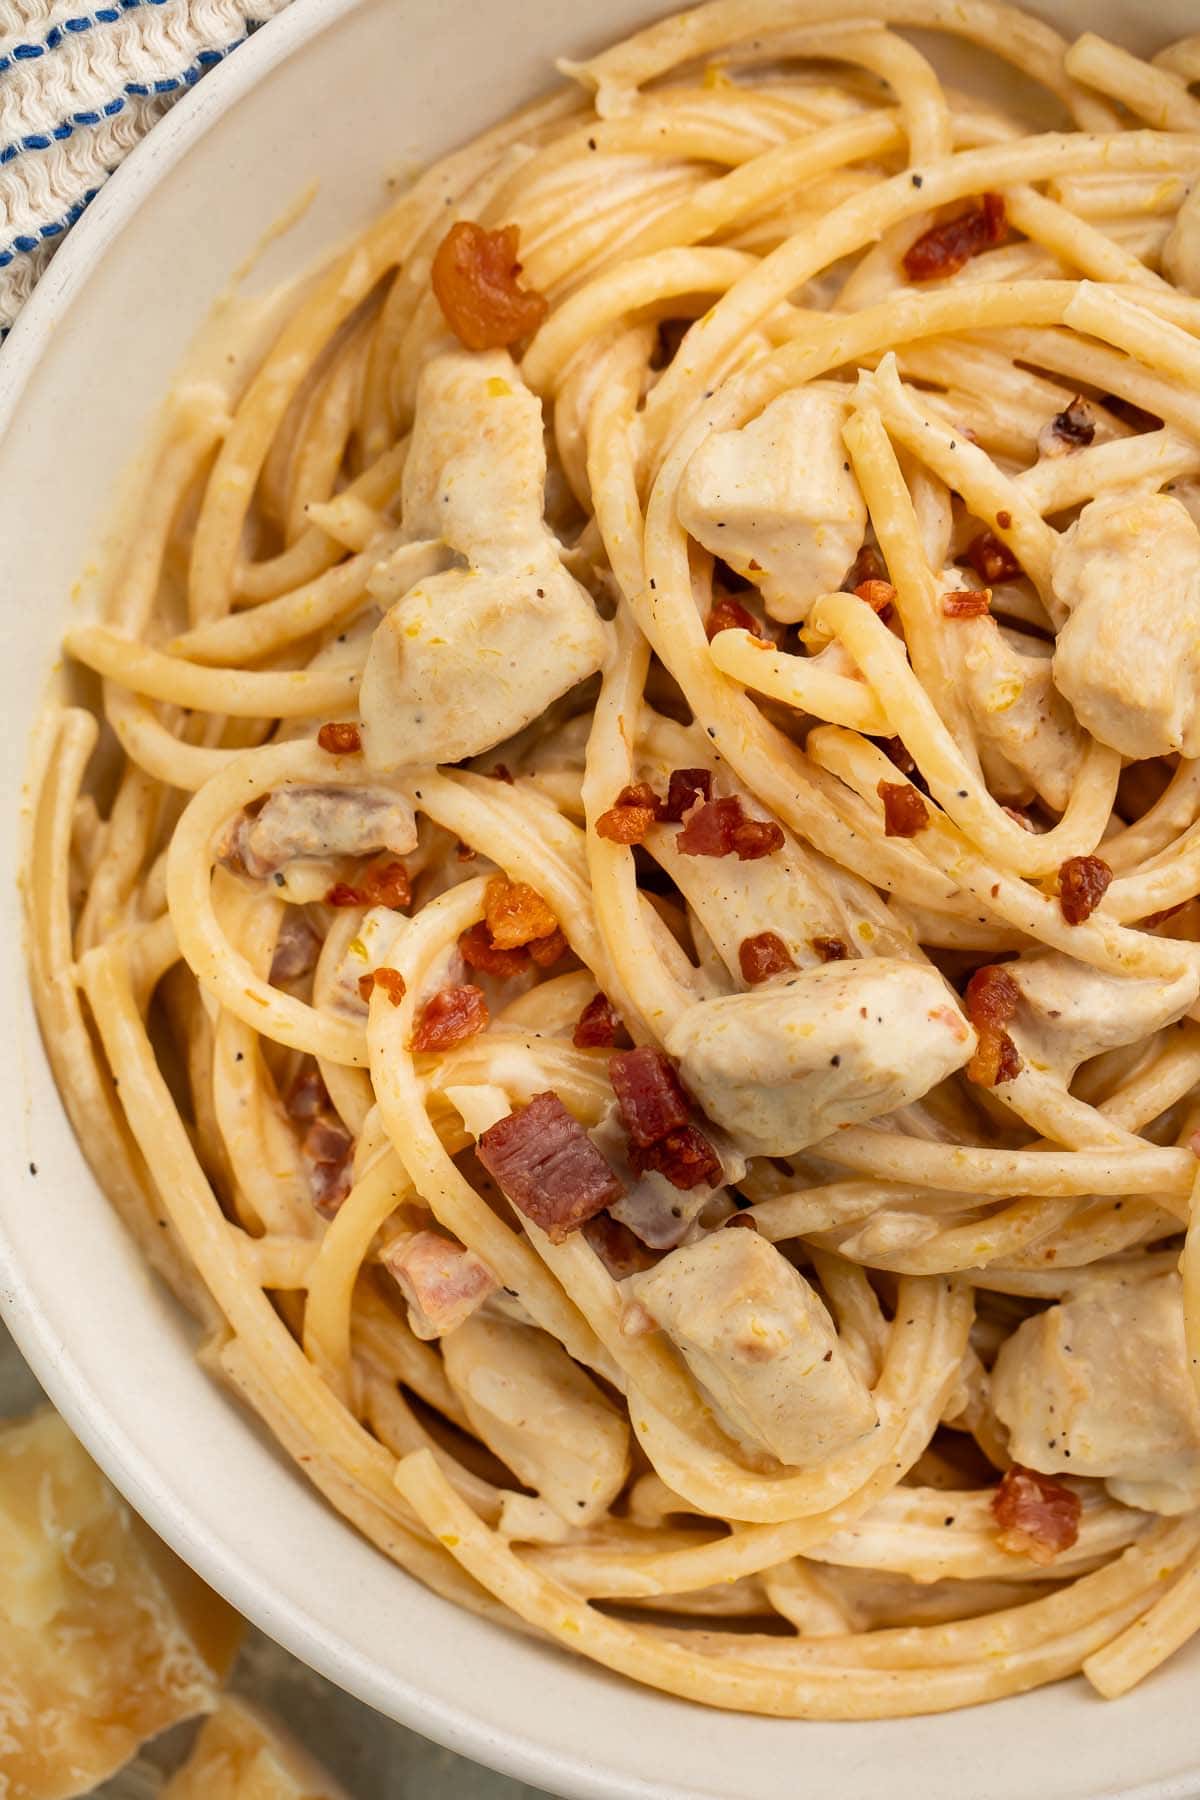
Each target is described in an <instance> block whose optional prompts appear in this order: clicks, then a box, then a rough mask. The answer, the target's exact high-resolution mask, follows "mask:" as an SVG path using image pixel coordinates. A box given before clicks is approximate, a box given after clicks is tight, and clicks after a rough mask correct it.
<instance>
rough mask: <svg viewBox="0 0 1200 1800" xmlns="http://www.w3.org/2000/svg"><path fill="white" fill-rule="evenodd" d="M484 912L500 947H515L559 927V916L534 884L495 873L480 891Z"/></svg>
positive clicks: (490, 929)
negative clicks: (556, 916)
mask: <svg viewBox="0 0 1200 1800" xmlns="http://www.w3.org/2000/svg"><path fill="white" fill-rule="evenodd" d="M483 916H484V919H485V921H486V923H487V928H488V930H489V931H490V932H491V934H492V942H493V943H494V944H495V945H496V946H497V948H498V949H500V950H518V949H521V948H522V947H523V946H524V945H526V944H531V943H532V942H533V940H534V939H535V938H544V937H549V936H550V934H551V932H553V931H557V930H558V920H557V919H556V918H555V916H554V914H553V913H552V912H551V911H550V908H549V907H548V906H547V905H546V902H545V901H544V900H543V899H542V896H541V895H540V894H539V893H538V891H537V889H536V888H531V887H530V886H529V885H528V883H527V882H524V881H509V880H508V878H507V876H504V875H494V876H493V877H492V879H491V881H489V882H488V884H487V887H486V888H485V890H484V895H483Z"/></svg>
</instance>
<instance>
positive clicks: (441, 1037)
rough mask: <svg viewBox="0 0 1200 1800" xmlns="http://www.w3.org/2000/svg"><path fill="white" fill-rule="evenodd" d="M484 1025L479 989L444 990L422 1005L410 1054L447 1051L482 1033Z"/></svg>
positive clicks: (484, 1003) (483, 1004) (485, 1017)
mask: <svg viewBox="0 0 1200 1800" xmlns="http://www.w3.org/2000/svg"><path fill="white" fill-rule="evenodd" d="M487 1022H488V1009H487V1001H486V1000H485V999H484V997H483V990H482V988H477V987H474V986H473V985H471V984H470V983H468V984H467V985H466V986H465V987H444V988H439V990H438V992H437V993H436V994H434V995H432V996H431V998H430V999H428V1000H427V1001H426V1002H425V1005H424V1006H423V1007H422V1009H421V1016H420V1018H419V1019H418V1020H417V1028H416V1030H415V1031H414V1033H413V1041H412V1047H413V1049H414V1050H449V1049H451V1048H452V1047H453V1046H454V1045H455V1044H461V1043H464V1042H465V1041H466V1039H467V1038H470V1037H474V1036H475V1034H476V1033H477V1032H480V1031H482V1030H483V1029H484V1028H485V1026H486V1025H487Z"/></svg>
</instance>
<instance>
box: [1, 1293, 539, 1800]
mask: <svg viewBox="0 0 1200 1800" xmlns="http://www.w3.org/2000/svg"><path fill="white" fill-rule="evenodd" d="M41 1401H42V1395H41V1391H40V1389H39V1387H38V1384H37V1382H36V1381H35V1380H34V1377H33V1375H32V1373H31V1372H30V1370H29V1369H28V1368H27V1367H26V1365H25V1363H24V1362H23V1361H22V1360H21V1357H20V1356H19V1354H18V1352H17V1349H16V1346H15V1345H14V1343H13V1341H12V1339H11V1338H10V1337H9V1336H8V1334H7V1332H6V1331H5V1329H4V1327H3V1325H0V1418H14V1417H18V1416H20V1415H21V1414H22V1413H27V1412H29V1411H31V1410H32V1408H33V1407H35V1406H37V1405H39V1404H40V1403H41ZM233 1687H234V1689H235V1690H236V1692H238V1693H239V1694H243V1695H245V1696H246V1697H247V1698H249V1699H253V1700H258V1701H260V1702H261V1703H262V1704H263V1705H265V1706H268V1707H270V1709H271V1710H272V1711H273V1712H274V1713H276V1714H277V1715H278V1716H279V1717H281V1718H283V1719H285V1720H286V1721H287V1723H288V1725H289V1726H290V1728H291V1730H292V1731H293V1732H294V1733H295V1735H296V1736H297V1737H299V1738H301V1739H302V1740H303V1742H304V1743H306V1744H307V1745H308V1747H309V1749H310V1750H311V1751H312V1752H313V1753H314V1755H316V1756H317V1757H319V1758H320V1760H321V1761H322V1762H324V1764H325V1765H326V1767H327V1768H328V1769H330V1771H331V1772H332V1773H333V1774H335V1775H336V1776H337V1777H338V1779H339V1780H340V1781H341V1782H342V1783H343V1784H344V1786H345V1788H346V1790H347V1792H348V1793H349V1794H350V1795H351V1796H352V1797H353V1800H553V1797H552V1796H546V1795H544V1794H543V1792H542V1790H541V1789H540V1788H531V1787H526V1786H525V1785H524V1784H523V1783H522V1782H519V1781H510V1780H509V1779H508V1778H507V1777H506V1776H503V1775H494V1774H493V1773H492V1772H491V1771H490V1770H489V1769H481V1768H479V1767H478V1765H477V1764H475V1763H470V1762H466V1761H464V1759H463V1758H462V1757H461V1756H454V1755H452V1754H451V1752H450V1751H449V1750H441V1749H439V1748H438V1746H437V1745H436V1744H431V1743H429V1742H428V1741H427V1740H426V1739H425V1738H423V1737H420V1736H418V1734H417V1733H416V1732H415V1731H407V1730H405V1728H404V1727H403V1726H402V1725H394V1724H392V1723H391V1721H390V1720H388V1719H385V1718H383V1717H382V1716H381V1715H380V1714H379V1713H376V1712H373V1711H372V1710H371V1708H370V1707H368V1706H363V1705H362V1703H361V1702H360V1701H358V1700H352V1699H351V1698H350V1696H349V1695H348V1694H344V1693H342V1692H341V1690H340V1689H339V1688H336V1687H334V1686H333V1685H332V1683H331V1682H328V1681H325V1680H323V1679H322V1677H321V1676H320V1675H315V1674H314V1673H313V1671H312V1670H311V1669H307V1668H305V1666H304V1664H303V1663H299V1662H297V1661H296V1659H295V1657H292V1656H289V1655H288V1654H287V1653H286V1651H283V1650H281V1649H279V1647H278V1645H276V1644H273V1643H271V1642H270V1640H269V1639H267V1638H265V1637H263V1636H262V1634H261V1633H260V1632H257V1631H254V1630H251V1631H250V1632H249V1633H248V1635H247V1639H246V1646H245V1649H244V1650H243V1652H242V1656H241V1660H240V1661H239V1663H238V1667H237V1671H236V1674H235V1676H234V1680H233ZM195 1729H196V1727H195V1726H181V1727H180V1728H179V1730H177V1731H174V1732H169V1733H167V1734H166V1735H165V1737H163V1738H160V1739H158V1740H157V1741H156V1742H155V1743H154V1744H153V1745H151V1746H149V1747H148V1749H147V1750H146V1752H145V1753H144V1754H143V1755H142V1756H141V1757H139V1758H138V1760H137V1761H136V1762H135V1763H133V1764H131V1765H130V1767H129V1768H127V1769H125V1770H123V1771H122V1773H121V1774H120V1775H117V1776H114V1777H113V1779H112V1780H111V1781H109V1782H106V1783H105V1784H104V1786H103V1787H102V1788H98V1789H97V1790H96V1794H95V1796H94V1800H153V1796H154V1795H155V1794H156V1793H157V1792H158V1789H159V1787H160V1785H161V1782H162V1778H163V1775H164V1773H165V1772H167V1771H169V1770H171V1769H172V1768H174V1767H175V1766H176V1765H177V1764H178V1762H179V1761H180V1760H182V1758H183V1756H184V1755H185V1754H186V1752H187V1748H188V1745H189V1743H190V1741H191V1738H192V1736H193V1735H194V1733H195Z"/></svg>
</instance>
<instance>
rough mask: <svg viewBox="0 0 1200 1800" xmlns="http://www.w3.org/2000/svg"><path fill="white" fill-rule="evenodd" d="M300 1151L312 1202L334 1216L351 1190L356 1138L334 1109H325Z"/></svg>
mask: <svg viewBox="0 0 1200 1800" xmlns="http://www.w3.org/2000/svg"><path fill="white" fill-rule="evenodd" d="M300 1154H301V1157H302V1158H303V1160H304V1163H305V1166H306V1168H307V1170H308V1183H309V1187H310V1188H311V1190H312V1197H313V1205H314V1206H315V1207H316V1209H317V1211H318V1212H319V1213H320V1214H321V1217H322V1218H324V1219H332V1218H333V1217H334V1215H335V1213H336V1212H337V1211H338V1209H339V1207H340V1206H341V1204H342V1201H343V1200H344V1199H345V1198H346V1195H347V1194H348V1193H349V1192H350V1185H351V1181H350V1174H351V1163H352V1162H353V1160H354V1139H353V1138H352V1137H351V1136H350V1133H349V1132H348V1131H347V1130H346V1127H345V1126H344V1125H343V1124H342V1123H341V1121H340V1120H339V1119H336V1118H334V1116H333V1114H332V1113H327V1112H322V1113H320V1114H318V1116H317V1117H316V1118H315V1119H314V1120H313V1122H312V1124H311V1125H310V1126H309V1128H308V1130H307V1131H306V1132H305V1134H304V1139H303V1142H302V1143H301V1145H300Z"/></svg>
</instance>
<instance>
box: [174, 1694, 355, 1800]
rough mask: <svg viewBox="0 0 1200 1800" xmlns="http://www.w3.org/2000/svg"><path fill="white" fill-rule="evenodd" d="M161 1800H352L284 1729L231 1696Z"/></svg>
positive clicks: (206, 1728) (204, 1732)
mask: <svg viewBox="0 0 1200 1800" xmlns="http://www.w3.org/2000/svg"><path fill="white" fill-rule="evenodd" d="M160 1800H347V1797H346V1794H345V1790H344V1789H343V1788H341V1787H340V1786H339V1785H338V1783H337V1782H336V1781H334V1780H333V1779H332V1778H331V1777H330V1776H329V1775H327V1774H326V1773H325V1771H324V1770H323V1769H322V1768H320V1766H319V1765H318V1764H317V1763H315V1762H314V1761H313V1759H312V1757H311V1756H309V1754H308V1752H307V1751H306V1750H304V1749H302V1748H301V1746H300V1745H299V1744H297V1743H296V1741H295V1739H294V1738H292V1737H290V1736H289V1735H288V1733H287V1732H286V1731H284V1729H283V1727H282V1726H281V1725H280V1724H278V1722H277V1721H276V1720H274V1719H271V1718H268V1717H267V1715H266V1714H265V1713H261V1712H258V1711H257V1710H256V1709H255V1708H253V1707H250V1706H247V1705H246V1703H245V1702H244V1701H242V1700H234V1699H232V1698H230V1697H228V1696H227V1697H226V1698H225V1699H224V1700H222V1702H221V1704H220V1706H219V1707H218V1708H217V1711H216V1712H215V1713H214V1714H213V1716H212V1718H211V1719H208V1720H206V1722H205V1724H204V1727H203V1729H202V1731H201V1733H200V1735H199V1737H198V1738H197V1739H196V1744H195V1748H194V1749H193V1751H192V1754H191V1755H190V1756H189V1757H188V1760H187V1762H186V1763H185V1764H184V1766H183V1768H182V1769H180V1770H179V1772H178V1773H177V1774H176V1775H174V1776H172V1778H171V1780H170V1781H169V1782H168V1783H167V1785H166V1787H165V1788H164V1789H163V1791H162V1794H161V1796H160Z"/></svg>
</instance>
